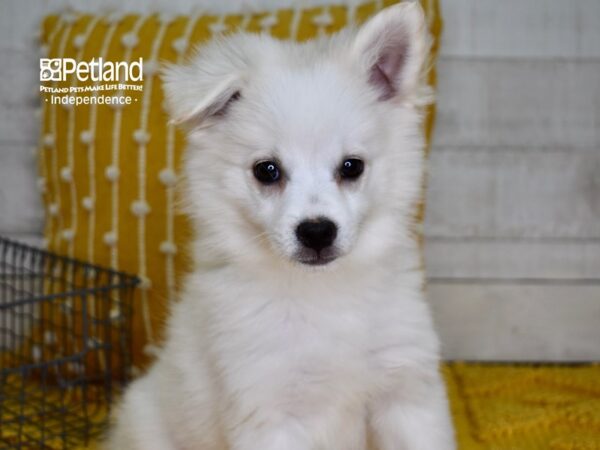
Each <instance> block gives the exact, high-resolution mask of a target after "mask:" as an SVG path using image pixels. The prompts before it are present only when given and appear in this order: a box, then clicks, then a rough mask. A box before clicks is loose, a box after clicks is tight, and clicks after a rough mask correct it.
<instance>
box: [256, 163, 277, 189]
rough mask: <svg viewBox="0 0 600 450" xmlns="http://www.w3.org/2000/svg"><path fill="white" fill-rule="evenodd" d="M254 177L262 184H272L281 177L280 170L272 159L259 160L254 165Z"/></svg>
mask: <svg viewBox="0 0 600 450" xmlns="http://www.w3.org/2000/svg"><path fill="white" fill-rule="evenodd" d="M254 178H256V179H257V180H258V181H260V182H261V183H262V184H273V183H276V182H278V181H279V179H280V178H281V170H279V167H278V166H277V163H276V162H274V161H259V162H257V163H256V164H255V165H254Z"/></svg>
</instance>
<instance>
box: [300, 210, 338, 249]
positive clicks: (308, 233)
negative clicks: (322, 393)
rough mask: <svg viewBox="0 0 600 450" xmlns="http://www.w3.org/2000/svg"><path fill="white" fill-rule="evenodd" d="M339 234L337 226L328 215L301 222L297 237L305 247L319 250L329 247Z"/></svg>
mask: <svg viewBox="0 0 600 450" xmlns="http://www.w3.org/2000/svg"><path fill="white" fill-rule="evenodd" d="M336 236H337V226H336V225H335V223H333V222H332V221H331V220H329V219H327V218H326V217H319V218H317V219H313V220H305V221H303V222H300V225H298V227H297V228H296V237H297V238H298V240H299V241H300V242H301V243H302V245H304V246H305V247H308V248H312V249H313V250H316V251H317V252H319V251H321V250H322V249H324V248H325V247H329V246H330V245H331V244H333V241H335V238H336Z"/></svg>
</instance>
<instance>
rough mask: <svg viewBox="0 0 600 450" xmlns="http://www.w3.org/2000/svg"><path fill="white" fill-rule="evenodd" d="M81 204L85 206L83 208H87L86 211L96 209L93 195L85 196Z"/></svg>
mask: <svg viewBox="0 0 600 450" xmlns="http://www.w3.org/2000/svg"><path fill="white" fill-rule="evenodd" d="M81 204H82V206H83V209H85V210H86V211H91V210H93V209H94V199H93V198H92V197H84V198H83V199H82V200H81Z"/></svg>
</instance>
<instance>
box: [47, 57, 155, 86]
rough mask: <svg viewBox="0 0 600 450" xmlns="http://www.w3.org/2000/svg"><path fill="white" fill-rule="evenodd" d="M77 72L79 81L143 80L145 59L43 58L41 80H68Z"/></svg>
mask: <svg viewBox="0 0 600 450" xmlns="http://www.w3.org/2000/svg"><path fill="white" fill-rule="evenodd" d="M73 74H75V76H76V77H77V80H79V81H88V80H91V81H94V82H131V81H133V82H136V81H143V79H144V78H143V76H144V75H143V60H142V58H140V59H139V60H137V61H134V62H125V61H120V62H112V61H104V60H103V59H102V58H98V59H96V58H93V59H92V60H91V61H89V62H88V61H79V62H77V61H75V60H74V59H73V58H41V59H40V81H66V80H67V79H68V77H69V76H70V75H73Z"/></svg>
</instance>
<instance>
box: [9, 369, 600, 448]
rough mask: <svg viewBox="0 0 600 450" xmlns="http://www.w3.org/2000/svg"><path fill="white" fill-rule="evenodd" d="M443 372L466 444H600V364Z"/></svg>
mask: <svg viewBox="0 0 600 450" xmlns="http://www.w3.org/2000/svg"><path fill="white" fill-rule="evenodd" d="M443 372H444V376H445V377H446V382H447V385H448V392H449V395H450V400H451V407H452V414H453V417H454V422H455V425H456V432H457V439H458V441H459V449H460V450H483V449H485V450H533V449H536V450H537V449H539V450H600V364H586V365H576V366H575V365H572V366H565V365H553V366H548V365H545V366H532V365H508V364H466V363H451V364H446V365H445V366H444V368H443ZM5 406H6V405H5ZM5 412H6V410H3V414H4V413H5ZM0 419H1V420H0V423H2V422H4V423H6V422H5V420H4V419H5V417H4V416H3V417H1V418H0ZM96 419H97V417H96ZM29 427H32V425H29ZM15 433H16V430H14V429H13V430H11V429H9V427H6V426H5V427H0V448H27V449H29V448H39V447H30V446H26V447H12V446H11V445H10V444H9V446H8V447H3V446H2V444H5V445H6V444H7V443H8V442H11V443H14V438H15ZM28 433H29V434H31V433H35V430H32V429H31V428H30V429H29V430H28ZM43 448H45V449H55V448H56V449H58V448H62V447H61V445H60V443H58V442H56V443H52V442H47V444H46V446H45V447H43ZM73 448H75V447H73ZM79 448H81V449H83V448H85V446H83V445H82V446H79ZM93 448H94V446H91V447H90V450H91V449H93ZM431 450H435V449H431Z"/></svg>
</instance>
